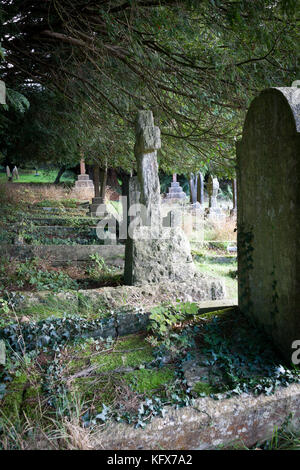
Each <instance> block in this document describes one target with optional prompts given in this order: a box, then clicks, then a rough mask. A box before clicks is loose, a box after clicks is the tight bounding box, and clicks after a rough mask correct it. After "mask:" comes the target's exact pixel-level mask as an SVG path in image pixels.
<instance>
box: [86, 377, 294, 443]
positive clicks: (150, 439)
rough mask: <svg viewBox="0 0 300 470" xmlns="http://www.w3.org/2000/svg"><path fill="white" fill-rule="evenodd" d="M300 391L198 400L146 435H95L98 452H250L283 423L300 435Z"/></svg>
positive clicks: (123, 431)
mask: <svg viewBox="0 0 300 470" xmlns="http://www.w3.org/2000/svg"><path fill="white" fill-rule="evenodd" d="M299 402H300V385H298V384H293V385H289V386H288V387H284V388H283V387H280V388H278V390H277V391H276V392H275V393H274V395H271V396H265V395H260V396H258V397H257V396H252V395H246V394H245V395H241V396H239V397H234V398H227V399H223V400H218V401H216V400H214V399H212V398H208V397H205V398H198V399H196V400H195V404H194V406H193V407H189V406H187V407H184V408H179V409H178V410H175V409H174V408H168V409H167V413H166V415H165V417H164V418H160V417H158V418H154V419H153V421H152V422H151V423H149V424H148V425H147V427H146V428H145V429H133V428H132V427H130V426H129V425H126V424H114V425H110V426H109V427H107V429H106V430H105V431H103V432H102V433H101V434H99V435H98V439H99V441H98V443H97V441H96V442H95V448H98V447H97V444H98V446H99V449H115V450H142V449H143V450H145V449H150V450H158V449H164V450H179V451H180V450H205V449H216V448H218V447H221V448H222V447H223V446H225V447H240V448H243V446H247V447H250V446H254V445H255V444H256V443H257V442H263V441H265V440H267V439H270V438H271V437H272V435H273V432H274V430H275V429H276V427H280V426H282V425H283V424H284V423H285V422H286V420H287V419H288V417H289V416H290V415H291V416H292V417H291V418H290V425H289V426H290V428H291V429H292V430H294V431H298V432H299V430H300V407H299Z"/></svg>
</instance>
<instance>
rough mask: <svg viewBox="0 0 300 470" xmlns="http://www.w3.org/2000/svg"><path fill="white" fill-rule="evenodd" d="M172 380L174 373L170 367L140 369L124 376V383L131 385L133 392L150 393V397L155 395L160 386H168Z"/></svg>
mask: <svg viewBox="0 0 300 470" xmlns="http://www.w3.org/2000/svg"><path fill="white" fill-rule="evenodd" d="M174 379H175V371H174V369H172V368H171V367H163V368H162V369H140V370H136V371H134V372H130V373H128V374H126V381H128V382H129V383H130V384H131V386H132V389H133V390H136V391H137V392H139V393H144V392H151V393H150V394H151V395H152V394H154V393H156V392H157V390H158V389H159V388H161V386H162V385H165V384H168V383H170V382H171V381H172V380H174ZM147 394H149V393H147Z"/></svg>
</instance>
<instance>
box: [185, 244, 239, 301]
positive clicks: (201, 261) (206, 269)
mask: <svg viewBox="0 0 300 470" xmlns="http://www.w3.org/2000/svg"><path fill="white" fill-rule="evenodd" d="M193 257H194V262H195V264H196V266H197V269H198V271H200V272H201V273H203V274H209V275H210V276H214V277H218V278H221V279H222V280H223V281H224V283H225V288H226V297H225V298H227V299H233V300H237V279H236V278H234V277H233V276H234V275H235V272H236V270H237V262H236V258H235V257H234V256H228V253H226V252H225V253H224V256H219V253H218V255H217V252H214V251H212V250H206V249H203V250H202V252H194V253H193ZM221 259H222V260H223V262H220V260H221Z"/></svg>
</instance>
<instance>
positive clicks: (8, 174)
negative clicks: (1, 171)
mask: <svg viewBox="0 0 300 470" xmlns="http://www.w3.org/2000/svg"><path fill="white" fill-rule="evenodd" d="M6 176H7V179H8V181H11V180H12V175H11V172H10V168H9V166H8V165H7V166H6Z"/></svg>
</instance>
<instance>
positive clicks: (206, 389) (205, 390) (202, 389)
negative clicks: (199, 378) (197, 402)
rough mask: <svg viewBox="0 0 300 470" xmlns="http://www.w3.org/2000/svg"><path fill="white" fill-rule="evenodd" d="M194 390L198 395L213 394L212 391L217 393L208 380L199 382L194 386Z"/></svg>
mask: <svg viewBox="0 0 300 470" xmlns="http://www.w3.org/2000/svg"><path fill="white" fill-rule="evenodd" d="M193 392H195V393H196V394H197V395H211V394H212V393H216V390H215V388H214V387H213V386H212V385H210V384H208V383H207V382H197V383H195V385H194V386H193Z"/></svg>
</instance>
